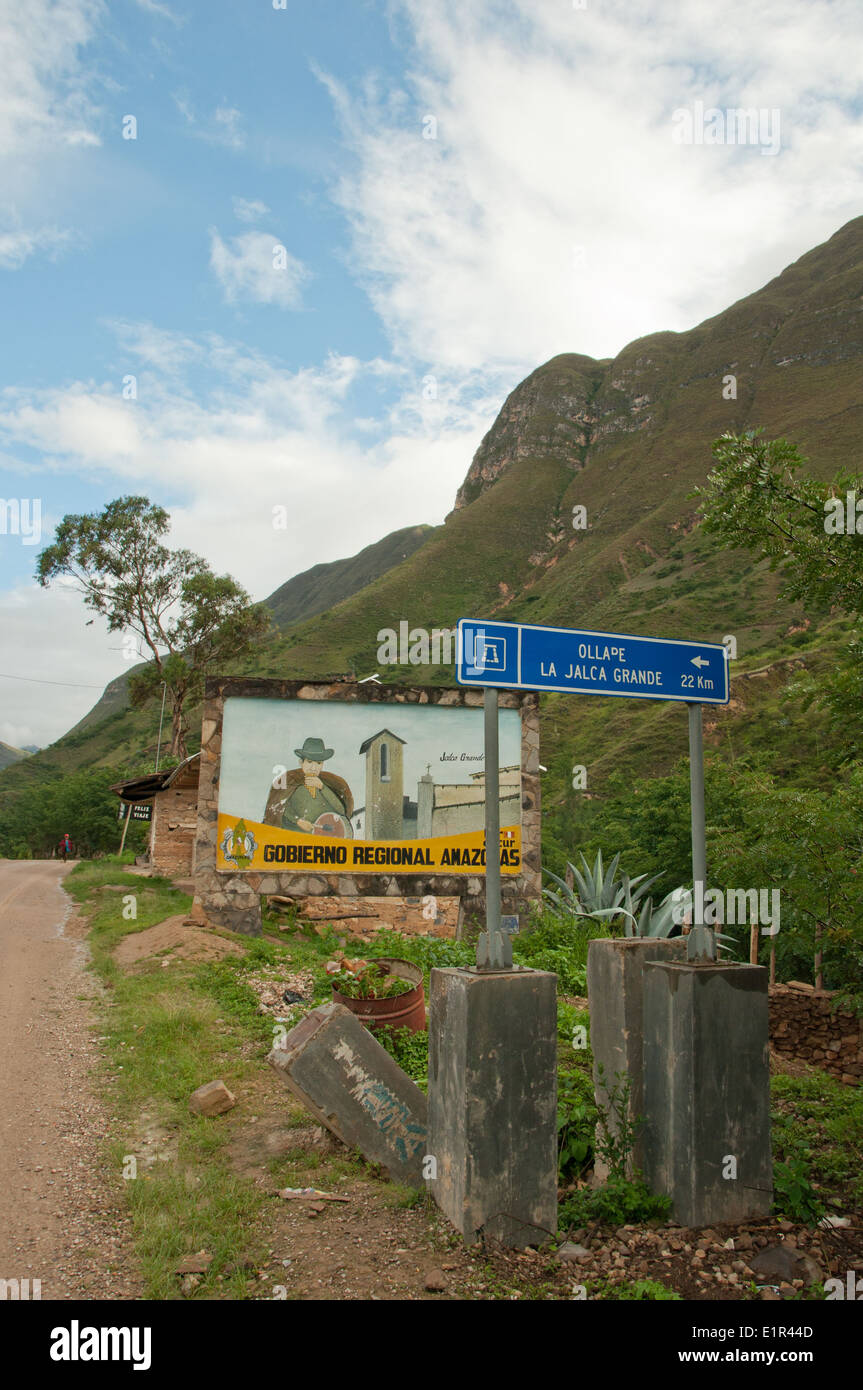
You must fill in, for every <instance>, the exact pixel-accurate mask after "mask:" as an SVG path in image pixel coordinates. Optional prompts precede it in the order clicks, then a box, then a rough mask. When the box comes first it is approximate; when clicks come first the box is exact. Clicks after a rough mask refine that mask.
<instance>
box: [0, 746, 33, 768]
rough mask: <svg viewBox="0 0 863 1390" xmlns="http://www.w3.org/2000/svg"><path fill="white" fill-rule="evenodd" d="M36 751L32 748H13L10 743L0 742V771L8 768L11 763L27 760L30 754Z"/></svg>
mask: <svg viewBox="0 0 863 1390" xmlns="http://www.w3.org/2000/svg"><path fill="white" fill-rule="evenodd" d="M38 751H39V750H38V749H32V748H13V747H12V745H11V743H3V742H2V741H0V769H2V768H4V767H10V766H11V765H12V763H18V762H20V761H21V759H22V758H29V756H30V754H31V753H33V752H38Z"/></svg>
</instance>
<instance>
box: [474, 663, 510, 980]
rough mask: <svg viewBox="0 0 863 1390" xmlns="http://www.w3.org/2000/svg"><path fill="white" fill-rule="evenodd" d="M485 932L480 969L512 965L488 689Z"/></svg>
mask: <svg viewBox="0 0 863 1390" xmlns="http://www.w3.org/2000/svg"><path fill="white" fill-rule="evenodd" d="M483 709H484V713H485V757H484V759H483V761H484V762H485V931H484V932H481V933H480V938H479V941H478V942H477V948H476V963H477V967H478V968H479V969H480V970H506V969H508V968H509V967H510V966H511V965H512V941H511V939H510V937H509V936H508V935H507V934H505V933H504V932H502V931H501V929H500V773H499V770H498V765H499V763H500V756H499V747H498V700H497V689H496V688H495V687H493V686H488V685H487V686H485V688H484V691H483Z"/></svg>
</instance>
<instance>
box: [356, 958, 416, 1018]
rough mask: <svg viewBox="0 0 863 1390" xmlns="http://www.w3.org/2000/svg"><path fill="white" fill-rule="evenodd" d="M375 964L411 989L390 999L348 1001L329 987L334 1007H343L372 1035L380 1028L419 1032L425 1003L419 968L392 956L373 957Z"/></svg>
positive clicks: (410, 962)
mask: <svg viewBox="0 0 863 1390" xmlns="http://www.w3.org/2000/svg"><path fill="white" fill-rule="evenodd" d="M375 964H376V965H381V966H384V967H385V968H386V969H387V971H388V973H389V974H391V975H398V977H399V979H401V980H409V981H411V982H412V983H413V986H414V987H413V989H409V990H406V991H405V993H404V994H397V995H395V996H394V997H393V998H392V999H351V998H350V997H349V996H348V995H347V994H341V993H340V992H339V990H337V989H336V987H335V985H333V1000H334V1001H335V1003H337V1004H344V1006H345V1008H346V1009H350V1011H351V1013H352V1014H355V1015H356V1017H357V1018H358V1019H359V1021H360V1023H363V1024H365V1026H366V1028H369V1029H370V1030H371V1031H372V1032H373V1033H375V1032H378V1031H379V1030H380V1029H382V1028H409V1029H410V1030H411V1032H412V1033H421V1032H423V1030H424V1028H425V1026H426V1002H425V990H424V989H423V972H422V971H421V970H420V968H419V966H418V965H414V964H413V962H412V961H409V960H399V959H398V958H397V957H395V956H377V957H376V958H375Z"/></svg>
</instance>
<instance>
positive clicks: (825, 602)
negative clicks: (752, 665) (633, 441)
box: [695, 430, 863, 757]
mask: <svg viewBox="0 0 863 1390" xmlns="http://www.w3.org/2000/svg"><path fill="white" fill-rule="evenodd" d="M760 433H761V432H760V431H759V430H753V431H750V432H749V433H745V434H740V435H735V434H723V435H722V436H721V437H720V438H719V439H717V440H716V441H715V442H714V444H713V456H714V458H715V460H716V464H715V466H714V468H713V470H712V472H711V473H709V474H708V477H707V485H706V487H703V488H696V490H695V495H696V496H698V497H701V498H702V499H703V500H702V503H701V506H700V508H699V510H700V512H701V516H702V518H703V523H702V524H703V527H704V530H705V532H707V533H708V534H710V535H714V536H717V537H718V538H719V540H720V543H721V544H722V545H724V546H726V547H733V548H738V547H739V548H741V549H747V550H753V551H755V552H757V553H758V555H759V556H760V558H761V559H769V561H770V565H771V568H772V569H778V570H779V571H780V573H781V574H782V575H783V578H784V581H785V583H784V593H785V595H786V597H788V598H790V599H795V600H801V601H802V602H804V603H808V604H811V605H812V606H813V607H816V608H829V607H831V606H835V607H838V608H841V609H844V610H845V612H846V613H848V614H850V615H852V616H853V618H854V620H855V627H854V630H853V631H852V634H851V638H850V641H848V642H847V643H846V644H845V645H844V646H843V648H842V649H841V651H840V653H839V655H838V657H837V660H836V662H835V665H834V668H833V669H832V671H830V672H828V673H827V674H826V675H824V676H822V677H821V678H820V679H819V680H817V681H816V680H814V679H813V678H811V677H805V678H800V679H798V680H797V681H796V682H795V683H794V693H795V694H799V695H801V696H804V697H806V699H807V700H811V699H816V700H817V701H818V702H819V703H820V704H821V705H822V706H824V707H825V708H826V709H827V711H828V714H829V718H830V721H831V724H832V726H833V727H834V729H836V730H840V731H841V732H842V734H843V736H844V740H845V745H846V750H847V756H848V757H856V756H858V755H859V752H860V749H861V747H863V704H861V700H860V696H861V693H863V632H861V630H860V628H859V626H857V622H858V620H859V618H860V616H861V613H863V516H860V517H858V516H857V514H856V506H855V507H853V516H852V518H851V522H852V525H851V527H850V528H849V529H847V530H846V529H845V526H846V521H847V517H846V512H847V501H846V498H847V494H848V493H849V492H850V493H852V494H854V495H855V498H856V494H857V492H858V490H859V488H860V480H859V479H857V478H855V477H853V476H851V475H844V474H843V475H839V476H838V477H836V478H835V479H834V480H833V482H832V483H819V482H817V481H816V480H815V479H814V478H811V477H809V476H808V475H806V474H802V473H801V470H802V469H803V466H804V464H805V462H806V461H805V459H804V458H803V457H802V455H801V454H800V453H799V451H798V449H797V448H796V446H795V445H793V444H791V443H789V441H788V440H787V439H774V440H764V439H761V438H760ZM798 475H800V476H798ZM860 506H861V508H863V497H861V500H860ZM837 514H839V516H840V517H841V524H842V529H841V530H837V529H836V526H835V522H836V519H837ZM858 526H859V527H860V528H861V530H860V531H859V532H858V529H857V528H858Z"/></svg>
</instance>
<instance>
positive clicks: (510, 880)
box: [192, 677, 542, 936]
mask: <svg viewBox="0 0 863 1390" xmlns="http://www.w3.org/2000/svg"><path fill="white" fill-rule="evenodd" d="M237 698H238V699H259V700H274V699H275V700H335V701H339V700H343V701H345V702H357V703H361V704H369V705H393V704H396V705H398V704H415V705H443V706H445V707H448V708H468V709H477V710H480V709H482V704H483V692H482V690H475V689H470V688H465V687H461V686H459V687H456V688H453V687H450V686H406V685H377V684H375V683H374V682H373V681H370V682H366V683H360V682H357V681H348V680H339V681H316V680H272V679H264V678H244V677H210V678H209V679H208V680H207V682H206V685H205V689H204V708H203V718H202V723H201V775H200V784H199V790H198V831H197V842H196V848H195V902H194V907H193V909H192V915H193V917H194V918H196V919H197V920H198V921H203V922H206V923H208V924H209V925H211V926H214V927H222V928H226V929H227V930H229V931H234V932H242V933H243V934H244V935H247V936H259V935H260V933H261V897H262V896H267V895H268V894H270V893H278V894H281V895H282V896H284V897H294V898H298V899H301V898H309V897H316V896H322V897H339V898H363V897H371V898H380V897H424V896H425V895H426V894H434V895H437V896H440V897H458V898H460V899H461V911H460V914H459V917H460V920H461V919H462V918H463V917H464V916H465V914H466V913H468V912H470V913H476V914H477V916H480V915H482V914H484V912H485V877H484V875H482V876H480V875H473V874H434V873H430V874H427V875H426V874H422V875H421V874H398V873H394V874H393V873H379V874H353V873H352V874H324V873H289V872H285V871H284V870H280V871H279V872H276V873H271V872H269V871H266V870H258V869H254V870H251V869H250V870H230V871H226V870H224V869H217V868H216V847H217V839H218V818H219V777H220V771H221V758H222V721H223V717H224V708H225V700H228V699H237ZM499 702H500V708H501V709H517V710H518V711H519V712H520V714H521V871H520V872H519V873H518V874H514V875H512V876H509V875H504V876H503V878H502V880H501V896H502V907H503V911H504V912H507V913H517V912H523V911H526V910H527V908H528V906H529V904H530V903H531V902H539V900H540V898H541V892H542V873H541V816H540V787H539V696H538V695H537V694H536V693H535V692H534V691H522V690H501V691H500V692H499Z"/></svg>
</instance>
